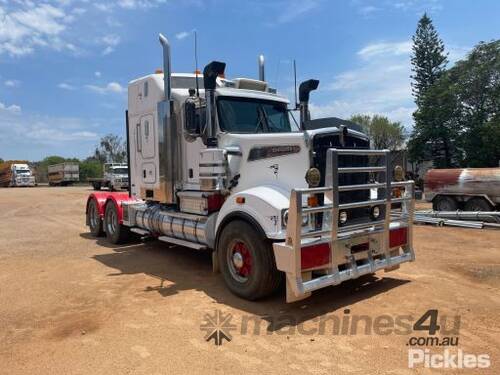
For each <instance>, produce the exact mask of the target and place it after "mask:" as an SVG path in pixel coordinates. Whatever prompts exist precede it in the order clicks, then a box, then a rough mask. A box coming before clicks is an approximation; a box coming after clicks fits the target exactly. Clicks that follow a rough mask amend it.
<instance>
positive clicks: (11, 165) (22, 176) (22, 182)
mask: <svg viewBox="0 0 500 375" xmlns="http://www.w3.org/2000/svg"><path fill="white" fill-rule="evenodd" d="M0 186H3V187H20V186H36V180H35V176H33V173H32V171H31V168H30V167H29V165H28V164H27V163H23V162H5V163H2V164H1V165H0Z"/></svg>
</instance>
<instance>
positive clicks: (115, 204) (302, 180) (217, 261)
mask: <svg viewBox="0 0 500 375" xmlns="http://www.w3.org/2000/svg"><path fill="white" fill-rule="evenodd" d="M160 42H161V44H162V46H163V73H162V72H158V73H155V74H151V75H147V76H145V77H141V78H138V79H135V80H133V81H131V82H130V83H129V86H128V110H127V112H126V129H127V132H126V134H127V148H128V155H129V166H130V191H129V192H128V193H125V192H121V193H113V192H94V193H93V194H90V196H89V197H88V199H87V206H86V222H87V225H88V226H89V227H90V231H91V233H92V234H93V235H95V236H99V235H101V234H104V233H105V235H106V237H107V239H108V241H110V242H112V243H123V242H126V241H127V240H128V238H129V236H130V233H131V232H132V233H136V234H139V235H141V236H144V237H152V238H156V239H158V240H160V241H164V242H166V243H168V244H175V245H180V246H183V247H185V248H186V247H187V248H192V249H197V250H207V251H211V253H212V264H213V269H214V271H215V272H220V273H221V274H222V276H223V279H224V282H225V284H226V285H227V287H228V288H229V289H230V290H231V292H233V293H234V294H236V295H238V296H240V297H242V298H245V299H249V300H254V299H258V298H261V297H264V296H267V295H269V294H271V293H273V292H274V291H276V290H277V288H278V287H279V285H280V284H281V283H282V282H283V281H284V282H285V283H286V299H287V301H288V302H292V301H296V300H300V299H303V298H305V297H308V296H309V295H310V294H311V292H312V291H314V290H317V289H320V288H323V287H326V286H329V285H336V284H339V283H341V282H343V281H345V280H349V279H354V278H357V277H360V276H362V275H367V274H371V273H374V272H376V271H377V270H382V269H384V270H386V271H390V270H393V269H395V268H397V267H399V265H400V264H401V263H404V262H409V261H412V260H414V251H413V245H412V242H413V236H412V228H413V226H412V222H413V210H414V203H415V200H414V191H413V182H412V181H401V182H393V181H392V177H391V176H392V175H393V170H392V166H391V159H390V156H389V151H388V150H372V149H370V141H369V138H368V137H367V135H365V134H363V133H362V132H359V131H357V130H355V129H353V128H349V127H348V126H347V125H344V124H343V123H340V124H338V123H336V122H334V121H333V119H330V120H328V119H325V121H324V122H323V126H320V127H317V128H315V129H311V123H312V122H311V120H310V116H309V110H308V102H309V94H310V92H311V91H312V90H315V89H316V88H317V87H318V84H319V81H317V80H308V81H305V82H302V83H301V84H300V88H299V99H300V104H299V108H300V121H299V122H298V123H297V122H296V121H295V119H294V118H293V116H291V114H290V111H289V108H288V104H289V101H288V99H287V98H286V97H284V96H281V95H279V94H277V92H276V90H275V89H273V88H271V87H270V86H269V84H268V82H267V81H266V80H265V75H264V73H265V72H264V59H263V57H262V56H261V57H260V58H259V78H258V79H250V78H235V79H228V78H225V76H224V71H225V63H222V62H218V61H213V62H211V63H210V64H208V65H207V66H205V68H204V70H203V76H202V77H199V76H198V74H197V73H195V74H186V73H177V74H173V73H171V71H170V66H171V62H170V45H169V43H168V41H167V39H166V38H165V37H164V36H163V35H160ZM292 109H293V107H292ZM335 123H336V124H337V125H334V124H335ZM316 125H317V124H316ZM396 187H398V188H399V187H400V188H403V192H402V194H401V196H400V197H397V198H396V197H393V196H392V193H391V192H392V191H393V189H395V188H396ZM373 189H376V191H375V193H374V194H371V193H370V192H371V191H373ZM393 203H402V204H401V205H400V208H398V209H394V210H392V209H391V205H392V204H393Z"/></svg>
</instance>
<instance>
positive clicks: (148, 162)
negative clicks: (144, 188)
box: [137, 115, 157, 184]
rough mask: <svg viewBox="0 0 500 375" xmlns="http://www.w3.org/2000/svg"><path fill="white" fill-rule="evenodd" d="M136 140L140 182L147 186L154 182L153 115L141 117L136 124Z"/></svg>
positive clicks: (154, 131)
mask: <svg viewBox="0 0 500 375" xmlns="http://www.w3.org/2000/svg"><path fill="white" fill-rule="evenodd" d="M137 138H138V139H137V141H138V146H139V147H138V150H137V151H139V154H140V159H141V160H140V162H139V164H140V174H141V178H142V181H143V182H144V183H147V184H154V183H155V182H156V168H155V163H154V160H155V159H154V158H155V156H156V143H157V142H156V128H155V126H154V116H153V115H144V116H141V119H140V122H139V124H137Z"/></svg>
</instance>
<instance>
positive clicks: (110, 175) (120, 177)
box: [103, 163, 128, 190]
mask: <svg viewBox="0 0 500 375" xmlns="http://www.w3.org/2000/svg"><path fill="white" fill-rule="evenodd" d="M103 177H104V181H105V182H106V184H107V186H108V187H109V189H110V190H127V189H128V165H127V164H123V163H105V164H104V174H103Z"/></svg>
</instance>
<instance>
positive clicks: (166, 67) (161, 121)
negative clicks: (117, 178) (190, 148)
mask: <svg viewBox="0 0 500 375" xmlns="http://www.w3.org/2000/svg"><path fill="white" fill-rule="evenodd" d="M159 39H160V43H161V46H162V48H163V89H164V94H165V99H164V100H162V101H161V102H159V103H158V141H157V143H158V166H157V167H158V172H159V173H158V174H159V188H158V191H157V192H156V191H155V193H154V200H157V201H160V202H161V203H166V204H175V203H177V201H176V196H175V183H176V180H178V178H179V176H178V175H179V172H180V170H181V162H182V160H181V157H180V147H179V142H178V137H177V129H176V128H175V124H174V122H173V121H172V120H171V114H172V102H171V100H172V83H171V75H172V71H171V56H170V43H169V41H168V39H167V38H166V37H165V36H164V35H162V34H159Z"/></svg>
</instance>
